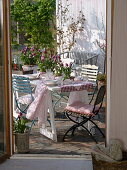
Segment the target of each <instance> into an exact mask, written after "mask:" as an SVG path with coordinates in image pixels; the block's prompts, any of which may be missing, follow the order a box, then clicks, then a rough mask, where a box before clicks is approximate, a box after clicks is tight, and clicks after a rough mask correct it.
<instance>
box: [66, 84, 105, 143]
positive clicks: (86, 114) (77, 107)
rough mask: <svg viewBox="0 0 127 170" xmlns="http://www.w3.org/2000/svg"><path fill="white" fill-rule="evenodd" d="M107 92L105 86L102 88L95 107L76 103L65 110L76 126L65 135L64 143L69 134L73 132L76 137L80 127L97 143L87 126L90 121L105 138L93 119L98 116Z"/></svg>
mask: <svg viewBox="0 0 127 170" xmlns="http://www.w3.org/2000/svg"><path fill="white" fill-rule="evenodd" d="M105 91H106V86H105V85H103V86H101V87H100V89H99V91H98V94H97V97H96V99H95V102H94V105H91V104H84V103H82V102H76V103H73V104H71V105H69V106H67V107H66V108H65V114H66V116H67V118H68V119H69V120H70V121H72V122H73V123H74V125H73V126H72V127H70V128H69V129H68V130H67V132H66V133H65V135H64V137H63V141H64V139H65V137H66V136H67V134H68V133H69V132H71V131H72V135H74V132H75V130H76V129H77V128H79V127H82V128H83V129H84V130H86V132H87V133H88V134H89V135H90V136H91V138H92V139H93V140H94V141H95V142H96V143H97V141H96V139H95V138H94V136H93V135H92V133H91V129H90V130H89V129H88V128H87V127H86V126H85V124H86V123H87V122H88V121H90V122H91V123H92V124H93V125H94V126H95V127H96V128H97V129H98V130H99V132H100V133H101V134H102V136H103V137H105V135H104V134H103V132H102V130H101V129H100V128H99V127H98V125H97V124H96V123H95V122H94V121H93V118H94V117H95V116H96V115H98V113H99V111H100V109H101V107H102V103H103V99H104V95H105ZM79 120H80V121H79ZM81 120H82V121H81Z"/></svg>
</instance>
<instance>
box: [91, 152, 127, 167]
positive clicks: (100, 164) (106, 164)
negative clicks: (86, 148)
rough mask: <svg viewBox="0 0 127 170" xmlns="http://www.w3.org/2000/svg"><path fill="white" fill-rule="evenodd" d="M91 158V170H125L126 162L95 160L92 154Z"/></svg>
mask: <svg viewBox="0 0 127 170" xmlns="http://www.w3.org/2000/svg"><path fill="white" fill-rule="evenodd" d="M91 156H92V163H93V170H127V160H123V161H118V162H106V161H102V160H96V158H95V156H94V154H91Z"/></svg>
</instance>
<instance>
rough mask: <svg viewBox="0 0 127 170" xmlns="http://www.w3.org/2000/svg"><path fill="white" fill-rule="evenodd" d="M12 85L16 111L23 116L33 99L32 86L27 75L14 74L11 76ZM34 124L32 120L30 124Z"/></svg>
mask: <svg viewBox="0 0 127 170" xmlns="http://www.w3.org/2000/svg"><path fill="white" fill-rule="evenodd" d="M12 87H13V95H14V102H15V109H16V112H18V113H21V114H23V115H24V116H25V114H26V113H27V109H28V107H29V105H30V104H31V103H32V102H33V100H34V94H33V91H32V90H33V88H32V86H31V84H30V80H29V78H28V77H23V76H17V75H14V76H13V77H12ZM33 124H34V120H33V121H32V124H31V126H30V129H31V127H32V125H33Z"/></svg>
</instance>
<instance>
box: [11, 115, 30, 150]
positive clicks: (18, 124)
mask: <svg viewBox="0 0 127 170" xmlns="http://www.w3.org/2000/svg"><path fill="white" fill-rule="evenodd" d="M26 123H28V119H26V118H25V117H24V116H23V115H22V113H20V115H19V116H18V118H17V119H16V120H15V121H14V135H15V151H16V152H17V153H27V152H29V127H28V126H27V124H26Z"/></svg>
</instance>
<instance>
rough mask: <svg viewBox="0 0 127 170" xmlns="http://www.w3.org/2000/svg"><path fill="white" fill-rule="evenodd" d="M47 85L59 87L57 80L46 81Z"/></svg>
mask: <svg viewBox="0 0 127 170" xmlns="http://www.w3.org/2000/svg"><path fill="white" fill-rule="evenodd" d="M45 85H47V86H56V85H57V80H46V81H45Z"/></svg>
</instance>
